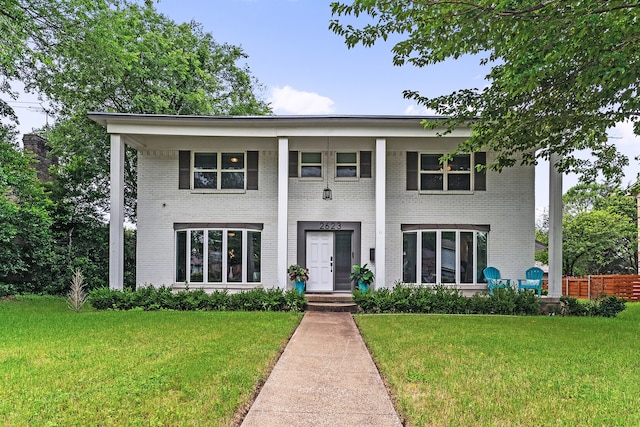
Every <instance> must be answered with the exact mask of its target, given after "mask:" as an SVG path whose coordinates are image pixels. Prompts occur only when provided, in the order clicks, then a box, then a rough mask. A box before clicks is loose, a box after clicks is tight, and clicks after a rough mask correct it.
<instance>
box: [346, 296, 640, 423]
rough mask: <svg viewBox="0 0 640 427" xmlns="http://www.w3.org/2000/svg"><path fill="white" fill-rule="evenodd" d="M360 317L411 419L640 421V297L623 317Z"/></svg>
mask: <svg viewBox="0 0 640 427" xmlns="http://www.w3.org/2000/svg"><path fill="white" fill-rule="evenodd" d="M356 321H357V323H358V326H359V328H360V330H361V332H362V335H363V337H364V338H365V341H366V343H367V345H368V346H369V349H370V350H371V353H372V355H373V358H374V359H375V360H376V363H377V364H378V366H379V368H380V371H381V373H382V374H383V377H384V378H385V380H386V382H387V384H388V385H389V387H390V389H391V392H392V396H393V398H394V400H395V401H396V406H397V408H398V411H399V412H400V414H401V416H402V417H404V419H405V420H406V422H407V425H410V426H431V425H437V426H445V425H447V426H520V425H536V426H546V425H554V426H556V425H557V426H578V425H580V426H584V425H607V426H630V425H640V411H638V407H640V369H638V348H640V347H639V344H638V337H640V304H637V303H636V304H627V309H626V310H625V311H623V312H622V313H620V314H619V316H618V317H617V318H585V317H581V318H575V317H571V318H570V317H559V316H555V317H542V316H536V317H518V316H472V315H465V316H446V315H373V316H371V315H362V316H356Z"/></svg>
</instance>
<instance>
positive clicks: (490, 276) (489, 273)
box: [483, 267, 511, 295]
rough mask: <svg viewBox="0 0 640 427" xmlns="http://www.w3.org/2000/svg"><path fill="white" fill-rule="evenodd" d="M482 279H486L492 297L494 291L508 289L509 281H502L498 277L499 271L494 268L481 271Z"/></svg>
mask: <svg viewBox="0 0 640 427" xmlns="http://www.w3.org/2000/svg"><path fill="white" fill-rule="evenodd" d="M483 273H484V277H485V279H487V285H488V286H489V293H490V294H491V295H493V291H494V289H499V288H510V287H511V279H503V278H501V277H500V270H498V269H497V268H495V267H487V268H485V269H484V270H483Z"/></svg>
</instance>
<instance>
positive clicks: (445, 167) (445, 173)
mask: <svg viewBox="0 0 640 427" xmlns="http://www.w3.org/2000/svg"><path fill="white" fill-rule="evenodd" d="M424 154H428V155H432V156H433V155H437V156H439V157H442V156H444V155H445V153H442V152H434V151H421V152H418V191H419V192H420V193H423V194H438V193H458V194H469V193H473V191H474V185H475V183H474V177H475V173H474V172H475V166H476V165H475V156H474V153H460V154H459V155H460V156H469V170H468V171H455V170H451V166H450V165H449V160H445V162H444V163H442V164H440V170H437V171H428V170H426V171H424V170H422V155H424ZM454 158H455V156H454ZM423 175H442V190H423V189H422V176H423ZM449 175H469V189H466V190H449V188H448V186H449V179H448V177H449Z"/></svg>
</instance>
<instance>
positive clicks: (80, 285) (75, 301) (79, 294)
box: [67, 269, 87, 312]
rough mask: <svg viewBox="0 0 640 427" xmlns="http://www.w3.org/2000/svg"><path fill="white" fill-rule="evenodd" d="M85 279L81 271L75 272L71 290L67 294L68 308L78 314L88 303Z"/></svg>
mask: <svg viewBox="0 0 640 427" xmlns="http://www.w3.org/2000/svg"><path fill="white" fill-rule="evenodd" d="M84 286H85V285H84V277H83V276H82V272H81V271H80V270H79V269H76V270H75V271H74V272H73V278H72V279H71V289H69V293H68V294H67V306H68V307H69V309H70V310H73V311H75V312H78V311H80V310H82V307H83V306H84V304H85V303H86V302H87V292H86V291H85V289H84Z"/></svg>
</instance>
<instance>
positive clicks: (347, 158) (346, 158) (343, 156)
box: [336, 153, 358, 163]
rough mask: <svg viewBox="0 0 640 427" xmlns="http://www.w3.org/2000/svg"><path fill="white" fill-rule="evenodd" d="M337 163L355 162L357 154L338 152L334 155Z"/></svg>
mask: <svg viewBox="0 0 640 427" xmlns="http://www.w3.org/2000/svg"><path fill="white" fill-rule="evenodd" d="M336 156H337V157H336V159H337V161H338V163H357V162H358V156H357V154H356V153H338V154H337V155H336Z"/></svg>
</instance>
